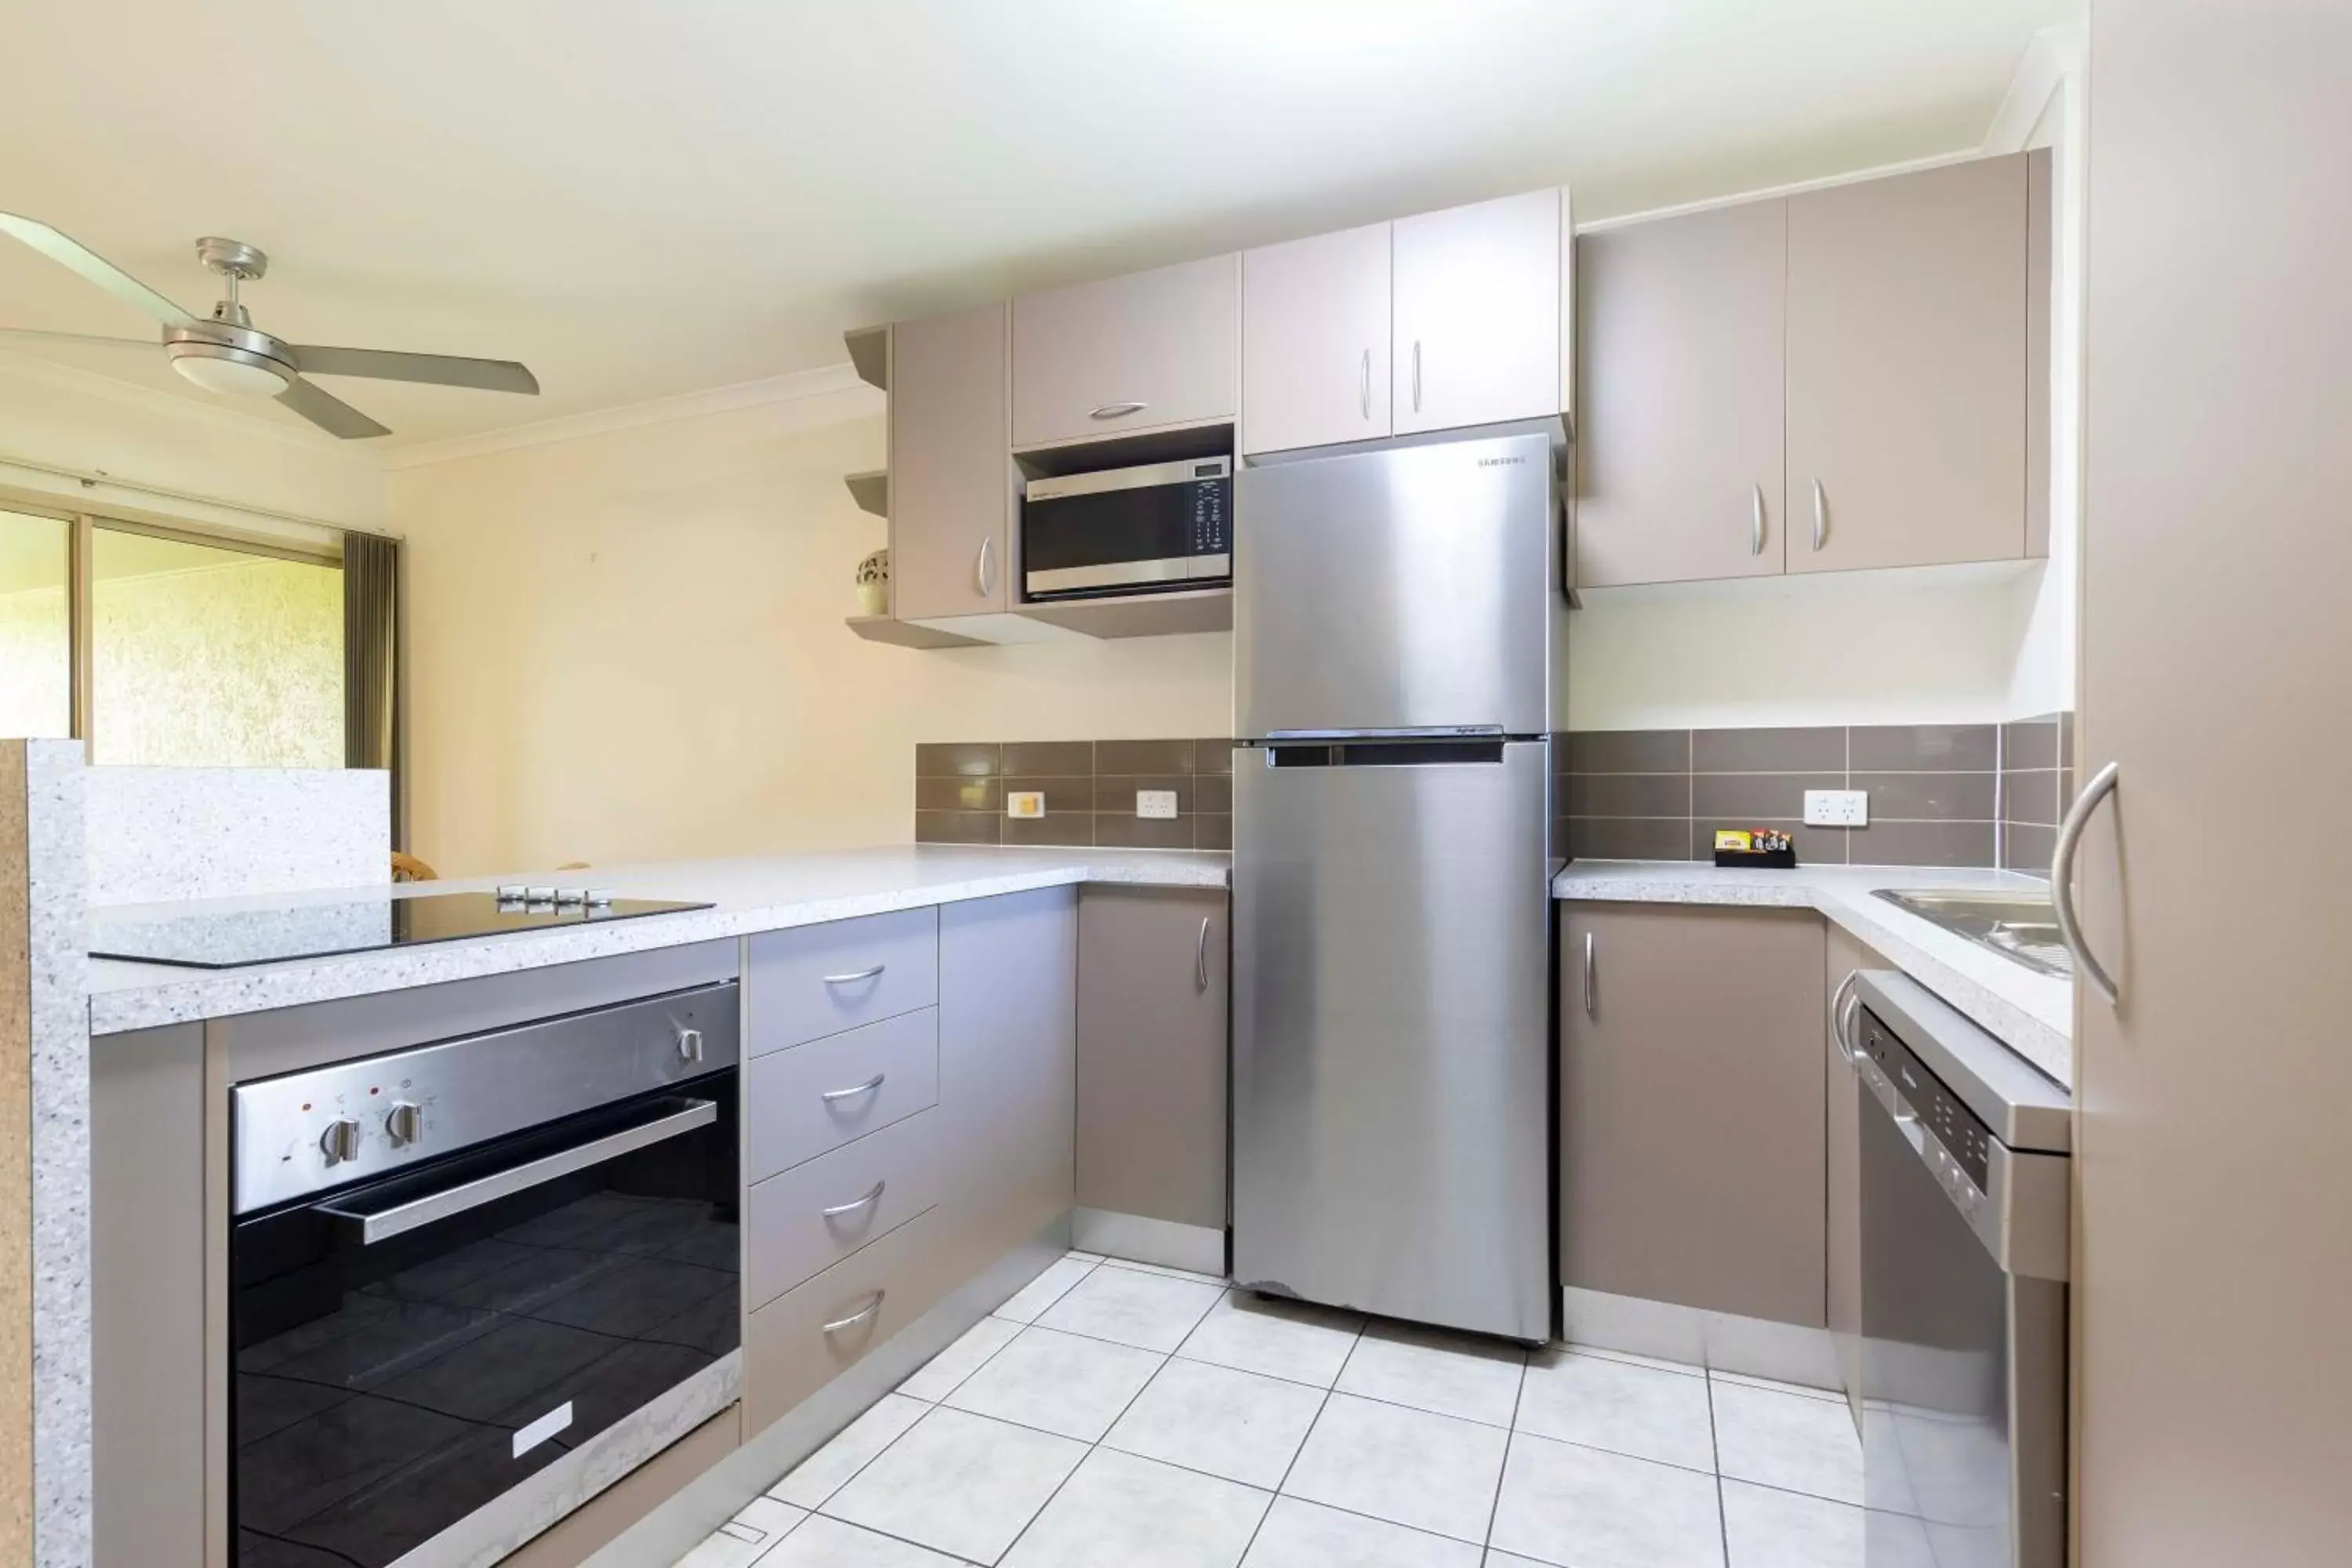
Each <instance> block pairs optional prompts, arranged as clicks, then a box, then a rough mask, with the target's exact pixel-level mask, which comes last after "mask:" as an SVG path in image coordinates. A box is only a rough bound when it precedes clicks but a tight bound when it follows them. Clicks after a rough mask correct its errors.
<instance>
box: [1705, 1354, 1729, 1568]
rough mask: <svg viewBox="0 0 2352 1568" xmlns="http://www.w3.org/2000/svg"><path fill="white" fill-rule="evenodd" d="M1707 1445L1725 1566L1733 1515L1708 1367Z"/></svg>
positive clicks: (1718, 1533)
mask: <svg viewBox="0 0 2352 1568" xmlns="http://www.w3.org/2000/svg"><path fill="white" fill-rule="evenodd" d="M1706 1447H1707V1452H1708V1454H1709V1455H1711V1456H1712V1457H1713V1460H1714V1464H1715V1532H1716V1539H1717V1541H1718V1542H1721V1543H1722V1546H1723V1561H1724V1565H1725V1568H1730V1563H1731V1515H1730V1511H1729V1510H1727V1509H1726V1508H1725V1507H1724V1506H1723V1439H1722V1438H1721V1437H1720V1436H1718V1435H1717V1432H1716V1426H1715V1373H1714V1370H1713V1369H1712V1368H1710V1369H1708V1373H1707V1379H1706Z"/></svg>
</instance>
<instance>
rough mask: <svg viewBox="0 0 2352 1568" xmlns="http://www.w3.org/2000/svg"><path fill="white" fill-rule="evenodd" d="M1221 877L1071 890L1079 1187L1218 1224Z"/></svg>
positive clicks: (1171, 1216) (1224, 931)
mask: <svg viewBox="0 0 2352 1568" xmlns="http://www.w3.org/2000/svg"><path fill="white" fill-rule="evenodd" d="M1230 946H1231V939H1230V932H1229V930H1228V928H1227V925H1226V900H1225V894H1224V891H1223V889H1189V888H1120V887H1107V886H1097V887H1089V888H1087V889H1085V890H1084V891H1083V892H1081V893H1080V894H1079V896H1078V1041H1077V1068H1078V1073H1077V1090H1078V1097H1077V1201H1078V1206H1079V1207H1081V1208H1087V1209H1102V1210H1106V1211H1108V1212H1110V1213H1112V1214H1122V1215H1142V1216H1144V1217H1145V1218H1148V1219H1156V1220H1166V1221H1170V1222H1171V1223H1173V1224H1176V1225H1185V1226H1197V1227H1200V1228H1202V1229H1209V1230H1218V1231H1222V1230H1223V1229H1224V1227H1225V1127H1226V1110H1225V1073H1226V1051H1227V1045H1226V983H1227V968H1228V954H1229V952H1230Z"/></svg>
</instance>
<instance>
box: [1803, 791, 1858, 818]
mask: <svg viewBox="0 0 2352 1568" xmlns="http://www.w3.org/2000/svg"><path fill="white" fill-rule="evenodd" d="M1805 822H1806V824H1807V826H1812V827H1867V826H1870V792H1869V791H1868V790H1866V789H1809V790H1807V791H1806V792H1805Z"/></svg>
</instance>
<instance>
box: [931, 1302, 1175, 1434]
mask: <svg viewBox="0 0 2352 1568" xmlns="http://www.w3.org/2000/svg"><path fill="white" fill-rule="evenodd" d="M1165 1359H1166V1358H1165V1357H1163V1356H1159V1355H1155V1354H1153V1353H1152V1352H1150V1351H1139V1350H1137V1349H1135V1348H1133V1347H1132V1346H1129V1345H1115V1344H1110V1343H1108V1342H1105V1341H1102V1340H1090V1339H1086V1338H1083V1337H1081V1336H1079V1335H1077V1334H1065V1333H1059V1332H1056V1331H1054V1330H1052V1329H1048V1328H1045V1327H1044V1326H1042V1325H1039V1324H1034V1323H1033V1324H1031V1325H1030V1326H1029V1327H1028V1328H1025V1329H1024V1330H1022V1331H1021V1332H1020V1334H1019V1336H1018V1337H1016V1338H1015V1339H1014V1340H1013V1342H1012V1343H1010V1344H1008V1345H1006V1346H1005V1347H1004V1348H1003V1350H1001V1351H998V1352H996V1353H995V1354H994V1355H992V1356H991V1357H989V1358H988V1364H987V1365H985V1366H983V1367H982V1368H981V1369H980V1370H979V1371H978V1372H976V1373H972V1374H971V1376H970V1377H968V1378H966V1379H964V1380H963V1382H962V1384H961V1385H959V1386H958V1387H957V1389H956V1390H955V1392H954V1393H952V1394H949V1395H948V1396H947V1398H946V1400H945V1401H943V1403H944V1404H946V1405H950V1406H952V1407H953V1408H955V1409H958V1410H969V1411H971V1413H972V1414H974V1415H993V1416H995V1417H996V1418H997V1419H998V1420H1000V1421H1017V1422H1019V1423H1020V1424H1021V1425H1022V1426H1034V1427H1037V1428H1038V1429H1039V1430H1041V1431H1045V1432H1058V1433H1060V1434H1061V1435H1062V1436H1065V1437H1076V1438H1077V1439H1078V1440H1079V1441H1080V1442H1083V1443H1092V1442H1096V1441H1098V1440H1099V1439H1100V1438H1101V1436H1102V1435H1103V1434H1104V1433H1106V1432H1108V1431H1109V1430H1110V1426H1111V1423H1112V1422H1114V1421H1116V1420H1118V1415H1119V1412H1120V1411H1122V1410H1125V1409H1126V1408H1127V1406H1128V1402H1129V1400H1132V1399H1133V1398H1134V1397H1135V1396H1136V1395H1137V1394H1139V1393H1141V1392H1142V1391H1143V1385H1144V1384H1147V1383H1150V1381H1151V1374H1152V1373H1155V1372H1158V1371H1159V1370H1160V1363H1161V1362H1162V1361H1163V1360H1165Z"/></svg>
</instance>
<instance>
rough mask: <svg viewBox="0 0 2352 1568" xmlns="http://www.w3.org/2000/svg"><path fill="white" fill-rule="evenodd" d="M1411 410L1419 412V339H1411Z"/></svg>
mask: <svg viewBox="0 0 2352 1568" xmlns="http://www.w3.org/2000/svg"><path fill="white" fill-rule="evenodd" d="M1412 411H1413V412H1414V413H1415V414H1418V413H1420V412H1421V340H1420V339H1419V338H1415V339H1413V340H1412Z"/></svg>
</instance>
